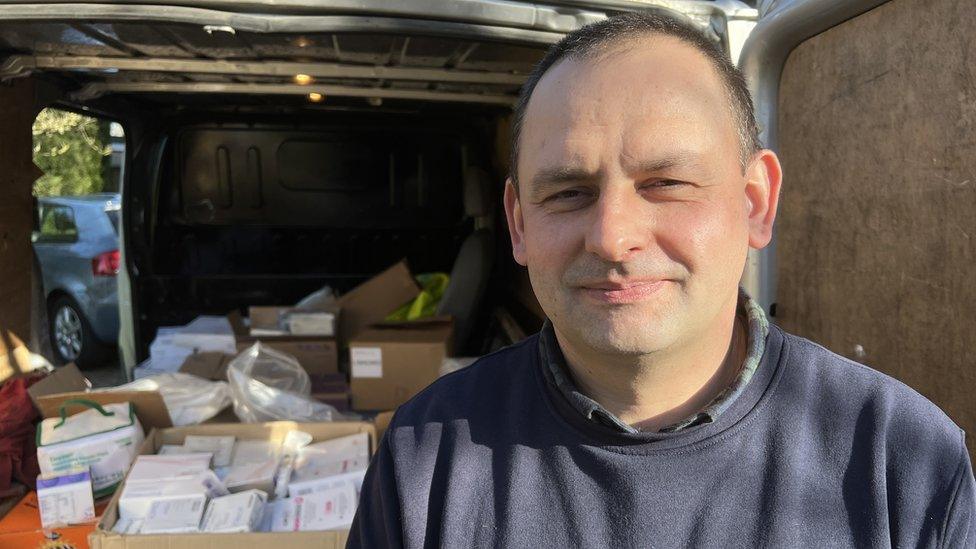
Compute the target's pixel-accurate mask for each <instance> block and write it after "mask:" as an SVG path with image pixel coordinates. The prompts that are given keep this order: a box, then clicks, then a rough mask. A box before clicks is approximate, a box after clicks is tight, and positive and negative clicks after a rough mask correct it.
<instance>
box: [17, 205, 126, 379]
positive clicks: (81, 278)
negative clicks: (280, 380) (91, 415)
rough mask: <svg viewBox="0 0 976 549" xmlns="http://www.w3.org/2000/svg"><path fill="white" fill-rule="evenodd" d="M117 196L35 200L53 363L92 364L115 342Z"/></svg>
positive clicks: (37, 246)
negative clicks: (53, 355) (36, 203)
mask: <svg viewBox="0 0 976 549" xmlns="http://www.w3.org/2000/svg"><path fill="white" fill-rule="evenodd" d="M119 208H120V196H119V195H118V194H109V193H105V194H94V195H88V196H78V197H58V198H40V199H38V209H39V211H38V220H39V223H38V228H37V230H36V231H35V232H34V235H33V238H32V240H33V242H34V250H35V252H36V254H37V258H38V262H39V263H40V269H41V277H42V280H43V284H44V295H45V297H46V303H47V312H48V322H49V330H50V334H51V345H52V347H53V350H54V354H55V359H57V360H58V361H60V362H62V363H66V362H74V363H76V364H77V365H78V366H79V367H82V368H84V367H90V366H94V365H97V364H98V363H99V362H101V361H102V360H104V359H105V358H106V357H107V356H108V352H109V350H110V349H111V348H112V347H114V346H116V345H117V343H118V333H119V310H118V291H117V283H116V274H117V273H118V270H119V236H118V227H119Z"/></svg>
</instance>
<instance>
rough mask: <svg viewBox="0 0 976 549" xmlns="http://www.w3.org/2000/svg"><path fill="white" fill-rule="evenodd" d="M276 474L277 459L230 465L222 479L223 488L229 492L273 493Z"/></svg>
mask: <svg viewBox="0 0 976 549" xmlns="http://www.w3.org/2000/svg"><path fill="white" fill-rule="evenodd" d="M277 472H278V459H277V458H273V459H267V460H264V461H261V462H257V463H242V464H234V465H231V466H230V468H229V469H228V470H227V476H225V477H224V486H226V487H227V489H228V490H230V491H231V492H243V491H244V490H252V489H253V490H261V491H263V492H265V493H268V494H270V493H272V492H274V481H275V475H276V474H277Z"/></svg>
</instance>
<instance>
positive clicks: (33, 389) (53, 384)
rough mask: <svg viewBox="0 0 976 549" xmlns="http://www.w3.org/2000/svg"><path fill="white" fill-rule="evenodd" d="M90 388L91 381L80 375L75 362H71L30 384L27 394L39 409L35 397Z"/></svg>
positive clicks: (39, 407)
mask: <svg viewBox="0 0 976 549" xmlns="http://www.w3.org/2000/svg"><path fill="white" fill-rule="evenodd" d="M90 388H91V383H90V382H89V381H88V379H86V378H85V376H83V375H81V372H80V371H78V367H77V366H75V363H74V362H71V363H68V364H65V365H64V366H62V367H60V368H57V369H55V370H54V371H53V372H51V374H50V375H48V376H47V377H45V378H44V379H42V380H40V381H38V382H37V383H35V384H33V385H31V386H30V388H29V389H27V394H29V395H30V398H31V400H32V401H33V402H34V406H35V407H36V408H37V409H38V410H40V409H41V406H40V404H38V403H37V399H39V398H40V397H43V396H47V395H56V394H58V393H70V392H74V391H85V390H87V389H90Z"/></svg>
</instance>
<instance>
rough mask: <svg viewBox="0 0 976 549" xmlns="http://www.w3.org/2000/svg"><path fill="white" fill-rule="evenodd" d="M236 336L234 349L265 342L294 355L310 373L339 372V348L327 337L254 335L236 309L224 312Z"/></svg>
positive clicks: (238, 350) (333, 340)
mask: <svg viewBox="0 0 976 549" xmlns="http://www.w3.org/2000/svg"><path fill="white" fill-rule="evenodd" d="M227 319H228V320H229V321H230V324H231V326H232V327H233V329H234V334H235V337H236V338H237V352H238V353H242V352H244V351H245V350H246V349H247V348H248V347H250V346H251V345H254V343H255V342H257V341H260V342H261V344H263V345H267V346H268V347H271V348H272V349H275V350H277V351H281V352H282V353H285V354H289V355H291V356H293V357H295V360H297V361H298V363H299V364H301V365H302V368H304V369H305V371H306V372H308V373H309V374H310V375H327V374H335V373H338V372H339V351H338V346H337V345H336V341H335V339H333V338H327V337H312V336H293V335H288V336H278V337H254V336H252V335H251V334H250V331H249V329H248V327H247V326H246V325H245V324H244V319H243V318H242V317H241V315H240V314H239V313H237V312H232V313H230V314H229V315H227Z"/></svg>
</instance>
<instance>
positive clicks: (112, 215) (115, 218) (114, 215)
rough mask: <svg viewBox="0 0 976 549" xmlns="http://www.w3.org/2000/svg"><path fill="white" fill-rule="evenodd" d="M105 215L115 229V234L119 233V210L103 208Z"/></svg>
mask: <svg viewBox="0 0 976 549" xmlns="http://www.w3.org/2000/svg"><path fill="white" fill-rule="evenodd" d="M105 215H107V216H108V220H109V221H111V222H112V228H113V229H115V234H119V211H118V210H105Z"/></svg>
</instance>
